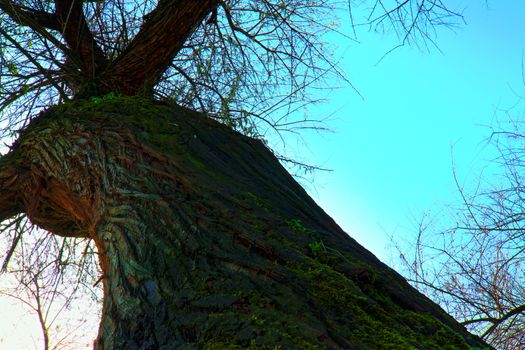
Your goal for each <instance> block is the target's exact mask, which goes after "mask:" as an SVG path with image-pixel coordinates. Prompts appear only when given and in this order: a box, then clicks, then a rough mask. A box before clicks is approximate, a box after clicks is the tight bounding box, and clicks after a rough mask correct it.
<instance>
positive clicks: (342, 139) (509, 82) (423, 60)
mask: <svg viewBox="0 0 525 350" xmlns="http://www.w3.org/2000/svg"><path fill="white" fill-rule="evenodd" d="M450 3H451V4H452V3H454V2H450ZM456 3H457V4H459V5H458V7H456V8H455V9H460V10H462V13H463V14H464V16H465V20H466V22H467V25H465V26H463V27H461V28H456V29H454V31H452V30H450V29H447V28H440V29H438V37H437V43H438V46H439V49H440V50H441V52H439V50H437V49H432V48H431V50H430V51H425V50H422V49H418V48H416V47H402V48H399V49H397V50H396V51H394V52H392V53H391V54H389V55H388V56H387V57H386V58H384V59H383V60H382V61H381V62H380V63H377V62H378V60H380V58H381V57H382V56H383V55H384V54H385V52H388V51H389V50H390V49H391V48H392V47H394V46H395V41H394V40H393V39H395V38H393V36H392V35H381V34H377V33H368V32H366V31H365V30H362V31H361V32H358V33H357V36H358V40H359V43H351V42H348V40H346V41H345V40H341V39H339V40H338V41H337V45H338V46H339V47H340V52H344V56H343V59H342V67H343V69H344V71H345V72H346V73H347V75H348V76H349V78H350V80H351V81H352V83H353V84H354V86H355V87H356V88H357V89H358V90H359V92H360V93H361V95H362V96H363V98H364V99H361V97H359V96H358V95H357V94H356V93H355V92H353V91H352V89H351V88H345V89H341V90H339V91H337V92H336V93H335V94H332V98H331V100H330V101H329V103H327V104H325V105H323V106H320V107H316V108H311V111H312V114H316V113H318V115H330V114H332V113H334V112H335V116H336V117H337V119H336V120H334V121H332V122H330V123H329V126H330V127H332V128H333V130H334V133H325V134H322V135H317V134H316V133H311V134H308V135H305V136H304V139H305V141H306V143H307V146H308V149H309V150H310V152H308V153H307V159H309V160H310V161H311V162H312V163H315V164H320V165H322V166H323V167H327V168H331V169H333V170H334V171H333V172H330V173H323V172H319V173H317V174H316V175H315V177H314V183H313V184H306V187H307V188H308V189H309V190H310V193H311V194H312V196H313V197H314V198H315V199H316V201H317V202H318V203H319V204H320V205H321V207H323V208H324V209H325V210H326V211H327V212H328V213H329V214H330V215H332V216H333V217H334V219H335V220H336V221H337V222H338V223H339V224H340V226H341V227H342V228H343V229H345V231H347V232H348V233H349V234H350V235H351V236H352V237H354V238H355V239H357V240H358V241H359V242H360V243H361V244H362V245H364V246H365V247H366V248H368V249H369V250H371V251H372V252H373V253H375V254H376V255H377V256H378V257H379V258H380V259H381V260H383V261H385V262H388V261H389V253H388V250H385V247H388V246H389V242H390V240H389V238H388V235H393V236H394V237H395V239H398V240H403V239H405V238H407V237H410V236H411V235H412V234H413V233H414V230H415V227H416V226H415V222H416V220H419V219H420V218H421V216H422V215H423V213H424V212H426V211H428V210H438V209H439V208H440V207H441V206H443V205H446V204H448V203H452V202H457V191H456V189H455V185H454V178H453V173H452V169H453V165H452V164H453V163H452V162H453V160H454V162H455V166H456V169H457V173H458V175H459V178H460V181H464V182H468V181H475V180H476V177H477V176H478V175H479V171H480V168H481V167H482V166H483V165H484V164H485V163H484V160H487V159H489V158H491V157H493V156H494V153H491V151H492V149H491V148H490V147H487V144H486V142H484V141H485V140H486V138H487V137H488V136H489V135H490V132H491V130H490V128H489V126H491V125H493V124H494V118H495V112H496V110H497V109H500V108H509V107H510V106H512V105H513V104H515V103H516V101H517V100H518V97H517V96H516V95H515V94H516V93H522V94H523V93H524V92H525V86H524V83H523V80H522V58H523V52H524V48H525V45H524V38H525V24H524V23H525V22H524V21H523V19H524V15H525V2H523V1H511V0H501V1H492V2H488V4H486V3H485V2H484V1H478V0H470V1H458V2H456ZM304 154H305V153H304V152H303V153H302V155H303V156H304Z"/></svg>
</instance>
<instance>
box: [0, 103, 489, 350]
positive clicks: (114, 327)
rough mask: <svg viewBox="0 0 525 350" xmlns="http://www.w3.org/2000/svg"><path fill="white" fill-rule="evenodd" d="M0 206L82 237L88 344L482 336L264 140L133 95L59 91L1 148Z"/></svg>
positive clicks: (458, 341)
mask: <svg viewBox="0 0 525 350" xmlns="http://www.w3.org/2000/svg"><path fill="white" fill-rule="evenodd" d="M0 194H2V195H3V198H4V199H0V218H1V219H5V218H7V217H9V216H12V215H14V214H16V213H19V212H24V213H26V215H27V216H28V217H29V218H30V219H31V220H32V221H33V222H34V223H35V224H37V225H39V226H41V227H42V228H45V229H47V230H49V231H51V232H53V233H55V234H58V235H62V236H66V237H70V236H71V237H77V236H81V237H90V238H92V239H93V240H94V241H95V242H96V245H97V248H98V253H99V255H100V264H101V268H102V271H103V274H104V275H103V284H104V305H103V315H102V320H101V324H100V330H99V336H98V338H97V340H96V344H95V347H96V348H97V349H175V348H203V349H240V348H257V349H265V348H267V349H274V348H279V346H280V347H281V348H286V349H293V348H297V349H362V348H370V349H410V348H414V349H437V348H439V349H469V347H470V346H480V347H481V346H484V345H485V344H484V343H483V342H482V341H481V340H479V339H478V338H476V337H475V336H472V335H470V334H469V333H468V332H467V331H466V330H465V329H464V328H463V327H462V326H460V325H459V324H458V323H457V322H456V321H454V320H453V319H452V318H451V317H450V316H448V315H447V314H446V313H445V312H444V311H443V310H441V309H440V308H439V307H438V306H437V305H435V304H434V303H432V302H431V301H430V300H428V299H427V298H425V297H424V296H422V295H421V294H419V293H418V292H417V291H416V290H415V289H413V288H412V287H410V286H409V285H408V283H407V282H406V281H405V280H404V279H403V278H402V277H401V276H399V275H398V274H397V273H395V272H394V271H393V270H391V269H390V268H388V267H387V266H386V265H384V264H382V263H381V262H380V261H379V260H377V259H376V258H375V256H373V255H372V254H371V253H370V252H368V251H367V250H366V249H364V248H363V247H361V246H360V245H359V244H358V243H357V242H356V241H355V240H353V239H352V238H351V237H349V236H348V235H347V234H346V233H344V232H343V231H342V230H341V229H340V228H339V226H337V224H336V223H335V222H334V221H333V220H332V219H331V218H330V217H329V216H328V215H326V213H324V211H323V210H322V209H321V208H319V207H318V206H317V205H316V204H315V202H314V201H313V200H312V199H311V198H310V197H309V196H308V195H307V194H306V192H305V191H304V190H303V189H302V188H301V187H300V186H299V185H298V184H297V183H296V182H295V181H294V180H293V178H292V177H291V176H290V175H289V174H288V173H287V172H286V170H285V169H284V168H283V167H282V166H281V165H280V164H279V162H278V161H277V160H276V158H275V157H274V156H273V155H272V153H271V152H270V151H269V150H268V149H266V147H265V146H264V144H263V143H262V142H260V141H257V140H253V139H250V138H248V137H245V136H243V135H240V134H238V133H236V132H234V131H232V130H230V129H229V128H227V127H226V126H224V125H221V124H219V123H217V122H215V121H213V120H211V119H209V118H207V117H206V116H204V115H202V114H199V113H196V112H194V111H190V110H187V109H184V108H182V107H178V106H172V105H169V104H164V103H159V102H154V101H150V100H147V99H143V98H131V97H116V98H112V99H108V100H88V101H77V102H74V103H71V104H68V105H62V106H56V107H53V108H51V109H49V110H48V111H46V112H45V113H43V114H42V115H41V116H39V117H37V118H35V120H34V121H33V122H32V123H31V124H30V125H29V126H28V127H27V129H26V130H25V131H24V132H23V134H22V135H21V137H20V139H19V140H18V141H17V142H16V143H15V145H14V146H13V149H12V150H11V152H10V153H9V154H8V155H6V156H5V157H3V158H2V159H0Z"/></svg>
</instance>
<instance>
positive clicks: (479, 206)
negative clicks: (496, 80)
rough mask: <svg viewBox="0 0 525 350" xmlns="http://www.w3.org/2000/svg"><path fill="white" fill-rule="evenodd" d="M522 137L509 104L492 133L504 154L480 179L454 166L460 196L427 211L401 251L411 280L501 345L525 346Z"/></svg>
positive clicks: (520, 123)
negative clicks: (431, 213)
mask: <svg viewBox="0 0 525 350" xmlns="http://www.w3.org/2000/svg"><path fill="white" fill-rule="evenodd" d="M523 140H524V136H523V120H521V119H520V120H515V119H512V117H511V116H510V114H509V112H508V111H505V122H503V123H501V124H499V125H498V126H497V128H496V129H494V130H493V132H492V135H491V137H490V140H489V142H490V145H491V146H492V147H494V149H495V150H496V151H497V152H498V154H499V157H498V158H496V159H492V160H491V163H489V164H488V165H487V166H486V168H485V171H484V173H483V174H482V175H480V177H479V179H477V180H476V183H475V184H474V185H472V183H470V184H469V183H467V184H466V185H464V184H462V183H461V182H460V180H459V179H458V178H457V176H456V174H454V178H455V180H456V184H457V188H458V193H459V195H460V198H461V200H462V202H461V203H460V205H458V206H453V207H451V208H449V210H446V211H445V213H446V214H447V215H443V213H440V214H439V217H440V218H441V220H438V219H432V218H431V217H428V216H427V217H426V218H424V219H423V220H422V221H421V223H420V225H419V230H418V235H417V239H416V242H415V244H414V249H413V250H412V252H410V253H407V252H406V251H405V252H403V254H402V255H401V256H402V261H403V263H404V267H405V269H406V270H407V272H408V275H409V276H410V280H411V282H413V283H414V284H415V285H416V286H417V287H418V288H419V289H420V290H421V291H423V292H424V293H425V294H426V295H429V296H431V297H432V299H433V300H436V301H438V302H439V303H440V304H441V305H442V306H443V307H444V308H445V309H446V310H447V311H448V312H449V313H451V314H452V315H454V316H455V317H456V318H457V319H458V320H460V321H461V322H462V323H463V324H464V325H466V326H467V327H468V328H469V329H470V330H471V331H472V332H474V333H477V334H479V335H480V336H481V337H482V338H483V339H485V340H486V341H487V342H488V343H490V344H491V345H493V346H494V347H496V348H498V349H520V348H523V347H524V346H525V332H524V329H525V323H524V322H525V297H524V293H523V285H524V283H525V280H524V277H525V276H524V274H523V263H524V261H525V253H524V252H525V247H524V244H523V237H524V236H523V230H524V216H523V213H524V202H523V198H524V193H525V188H524V178H523V171H522V167H523V164H524V163H523V162H524V159H525V157H524V156H525V154H524V153H523V149H524V147H523V146H524V144H523ZM443 217H445V218H446V219H443ZM449 218H450V219H449ZM450 222H452V225H450Z"/></svg>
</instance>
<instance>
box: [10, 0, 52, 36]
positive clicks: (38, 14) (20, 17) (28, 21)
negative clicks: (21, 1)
mask: <svg viewBox="0 0 525 350" xmlns="http://www.w3.org/2000/svg"><path fill="white" fill-rule="evenodd" d="M0 9H1V10H2V11H4V12H5V13H7V14H8V15H9V16H10V17H11V18H12V19H13V20H14V21H15V22H16V23H18V24H20V25H23V26H28V27H31V28H33V29H35V28H34V27H35V25H38V26H40V27H43V28H47V29H52V30H60V25H59V24H58V21H57V18H56V16H55V15H54V14H52V13H48V12H45V11H38V10H34V9H29V8H26V7H22V6H19V5H16V4H15V3H14V2H13V1H11V0H0Z"/></svg>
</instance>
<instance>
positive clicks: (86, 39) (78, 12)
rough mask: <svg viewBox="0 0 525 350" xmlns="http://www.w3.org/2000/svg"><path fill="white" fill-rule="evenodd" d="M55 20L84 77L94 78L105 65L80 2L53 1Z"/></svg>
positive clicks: (105, 61) (69, 0) (74, 0)
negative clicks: (55, 13)
mask: <svg viewBox="0 0 525 350" xmlns="http://www.w3.org/2000/svg"><path fill="white" fill-rule="evenodd" d="M55 7H56V12H57V19H58V22H59V24H60V27H61V32H62V36H63V38H64V40H65V41H66V43H67V45H68V46H69V48H70V49H71V50H72V52H73V54H74V56H75V57H71V58H73V59H74V60H76V61H78V64H79V65H80V67H79V68H80V69H81V70H82V72H83V73H84V76H85V77H88V78H89V77H92V78H93V77H95V76H96V75H97V73H99V72H100V71H101V70H103V69H104V68H105V67H106V65H107V60H106V58H105V56H104V52H103V51H102V49H101V48H100V46H99V45H98V44H97V43H96V41H95V39H94V38H93V34H92V33H91V31H90V30H89V28H88V26H87V23H86V19H85V17H84V13H83V10H82V1H76V0H55Z"/></svg>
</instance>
